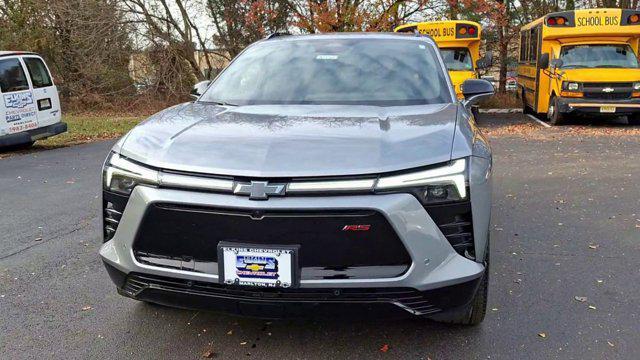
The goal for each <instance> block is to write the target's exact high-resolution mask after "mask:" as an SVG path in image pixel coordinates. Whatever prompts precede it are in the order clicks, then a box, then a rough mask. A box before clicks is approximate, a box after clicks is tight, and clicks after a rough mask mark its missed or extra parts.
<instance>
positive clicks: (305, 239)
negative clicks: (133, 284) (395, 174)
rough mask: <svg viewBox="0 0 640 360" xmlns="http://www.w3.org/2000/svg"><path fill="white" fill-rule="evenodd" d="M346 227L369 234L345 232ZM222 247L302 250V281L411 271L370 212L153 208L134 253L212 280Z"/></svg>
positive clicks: (387, 229) (398, 245) (398, 244)
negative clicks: (361, 228)
mask: <svg viewBox="0 0 640 360" xmlns="http://www.w3.org/2000/svg"><path fill="white" fill-rule="evenodd" d="M346 225H370V229H369V231H343V228H344V227H345V226H346ZM220 241H226V242H236V243H247V244H256V245H264V246H269V245H300V250H299V258H298V263H299V265H300V267H301V268H302V269H301V270H302V271H301V274H302V279H344V278H359V277H364V276H365V275H366V274H367V273H368V274H369V275H371V274H375V276H374V277H380V278H386V277H395V276H399V275H401V274H403V273H404V272H405V271H406V270H407V269H408V268H409V266H410V265H411V258H410V256H409V254H408V253H407V251H406V249H405V248H404V245H403V244H402V241H401V240H400V238H398V235H397V234H396V232H395V231H394V229H393V228H392V227H391V225H390V224H389V222H388V221H387V220H386V218H385V217H384V216H383V215H382V214H380V213H378V212H375V211H369V210H362V211H361V210H357V211H330V212H329V211H295V212H292V211H272V210H268V211H264V210H247V211H245V210H233V209H220V208H205V207H191V206H182V205H172V204H154V205H152V206H150V207H149V208H148V209H147V212H146V214H145V216H144V218H143V220H142V223H141V224H140V228H139V230H138V234H137V236H136V239H135V241H134V244H133V250H134V253H135V254H136V257H137V258H138V260H140V261H144V262H148V263H152V264H154V265H158V266H166V267H174V268H181V269H185V268H186V269H189V270H192V271H200V272H206V273H213V274H217V268H216V267H217V253H218V252H217V246H218V243H219V242H220ZM363 269H367V271H366V272H365V271H362V270H363ZM368 277H371V276H368Z"/></svg>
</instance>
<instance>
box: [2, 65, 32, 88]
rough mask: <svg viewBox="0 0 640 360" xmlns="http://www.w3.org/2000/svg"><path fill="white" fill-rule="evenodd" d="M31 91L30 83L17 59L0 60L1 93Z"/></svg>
mask: <svg viewBox="0 0 640 360" xmlns="http://www.w3.org/2000/svg"><path fill="white" fill-rule="evenodd" d="M21 90H29V83H28V82H27V77H26V75H25V74H24V70H23V69H22V66H21V65H20V61H19V60H18V59H17V58H13V59H4V60H0V91H2V92H3V93H8V92H14V91H21Z"/></svg>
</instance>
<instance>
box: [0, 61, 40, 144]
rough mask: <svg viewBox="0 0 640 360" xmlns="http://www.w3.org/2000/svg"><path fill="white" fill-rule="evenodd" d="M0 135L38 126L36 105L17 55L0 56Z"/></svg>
mask: <svg viewBox="0 0 640 360" xmlns="http://www.w3.org/2000/svg"><path fill="white" fill-rule="evenodd" d="M0 96H1V98H0V136H2V135H7V134H13V133H18V132H22V131H26V130H31V129H35V128H37V127H38V117H37V107H36V102H35V100H34V97H33V93H32V92H31V89H30V87H29V81H28V80H27V75H26V72H25V69H24V68H23V67H22V63H21V61H20V59H19V58H18V57H2V58H0Z"/></svg>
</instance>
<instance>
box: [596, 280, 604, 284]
mask: <svg viewBox="0 0 640 360" xmlns="http://www.w3.org/2000/svg"><path fill="white" fill-rule="evenodd" d="M596 282H597V283H598V284H602V283H603V282H604V280H596Z"/></svg>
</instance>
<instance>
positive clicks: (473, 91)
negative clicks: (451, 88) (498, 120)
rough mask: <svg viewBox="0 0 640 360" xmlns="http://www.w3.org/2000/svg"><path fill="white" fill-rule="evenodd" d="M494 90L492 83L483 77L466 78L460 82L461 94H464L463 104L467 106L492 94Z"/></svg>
mask: <svg viewBox="0 0 640 360" xmlns="http://www.w3.org/2000/svg"><path fill="white" fill-rule="evenodd" d="M494 92H495V89H494V87H493V85H492V84H491V83H490V82H488V81H487V80H483V79H468V80H465V81H464V82H463V83H462V95H464V101H463V104H464V106H465V107H467V108H469V107H471V106H472V105H475V104H476V103H478V101H480V100H482V99H484V98H486V97H489V96H492V95H493V93H494Z"/></svg>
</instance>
